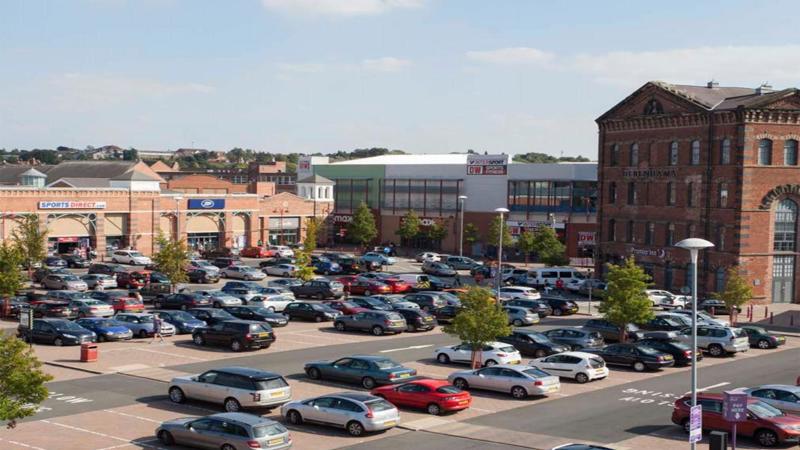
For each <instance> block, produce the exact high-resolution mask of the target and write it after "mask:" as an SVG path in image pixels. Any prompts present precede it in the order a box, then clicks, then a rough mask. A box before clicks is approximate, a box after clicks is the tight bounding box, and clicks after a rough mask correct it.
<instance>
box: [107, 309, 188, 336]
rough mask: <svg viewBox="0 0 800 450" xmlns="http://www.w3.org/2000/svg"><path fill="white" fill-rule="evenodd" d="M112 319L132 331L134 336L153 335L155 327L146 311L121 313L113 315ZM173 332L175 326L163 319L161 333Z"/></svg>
mask: <svg viewBox="0 0 800 450" xmlns="http://www.w3.org/2000/svg"><path fill="white" fill-rule="evenodd" d="M114 319H115V320H116V321H118V322H121V323H122V324H123V325H125V326H126V327H128V329H130V330H131V332H133V335H134V336H137V337H140V338H146V337H148V336H153V334H154V333H155V327H154V325H153V315H152V314H148V313H122V314H117V315H115V316H114ZM173 334H175V327H174V326H172V324H170V323H169V322H166V321H163V323H162V324H161V335H162V336H172V335H173Z"/></svg>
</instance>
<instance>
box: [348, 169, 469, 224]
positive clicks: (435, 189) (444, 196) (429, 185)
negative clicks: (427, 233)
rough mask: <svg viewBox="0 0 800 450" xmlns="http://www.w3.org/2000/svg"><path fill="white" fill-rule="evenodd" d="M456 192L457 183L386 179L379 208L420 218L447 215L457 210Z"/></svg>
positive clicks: (459, 187) (458, 184) (450, 181)
mask: <svg viewBox="0 0 800 450" xmlns="http://www.w3.org/2000/svg"><path fill="white" fill-rule="evenodd" d="M336 187H337V189H338V187H339V186H338V184H337V186H336ZM460 189H461V180H437V179H420V180H417V179H407V178H391V179H389V178H387V179H384V180H383V187H382V189H381V192H382V193H381V197H382V198H381V208H382V209H384V210H391V211H392V212H393V213H397V212H399V213H403V212H405V211H407V210H409V209H413V210H414V211H417V212H419V213H421V214H422V215H423V216H425V215H431V214H433V215H446V214H451V213H453V212H455V211H456V210H457V209H458V196H459V193H460Z"/></svg>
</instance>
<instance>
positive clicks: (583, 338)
mask: <svg viewBox="0 0 800 450" xmlns="http://www.w3.org/2000/svg"><path fill="white" fill-rule="evenodd" d="M542 334H544V335H545V336H547V337H548V338H549V339H550V340H551V341H553V342H555V343H558V344H564V345H568V346H569V347H570V349H571V350H572V351H577V350H582V349H585V348H586V349H588V348H600V347H602V346H603V345H605V342H604V341H603V336H601V335H600V333H598V332H596V331H590V330H586V329H582V328H554V329H552V330H547V331H545V332H543V333H542Z"/></svg>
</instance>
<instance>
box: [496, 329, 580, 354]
mask: <svg viewBox="0 0 800 450" xmlns="http://www.w3.org/2000/svg"><path fill="white" fill-rule="evenodd" d="M497 340H498V341H500V342H505V343H506V344H511V345H513V346H514V347H515V348H516V349H517V350H519V352H520V353H521V354H523V355H525V356H532V357H534V358H544V357H545V356H550V355H554V354H556V353H563V352H568V351H570V350H571V348H570V346H569V345H564V344H556V343H555V342H553V341H551V340H550V338H548V337H547V336H545V335H544V334H542V333H539V332H536V331H531V330H521V329H515V330H514V331H512V332H511V334H509V335H508V336H503V337H499V338H497Z"/></svg>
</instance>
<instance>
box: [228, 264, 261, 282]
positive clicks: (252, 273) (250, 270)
mask: <svg viewBox="0 0 800 450" xmlns="http://www.w3.org/2000/svg"><path fill="white" fill-rule="evenodd" d="M219 274H220V276H222V277H225V278H236V279H239V280H263V279H264V278H267V276H266V275H264V273H263V272H261V271H259V270H258V269H256V268H254V267H250V266H228V267H226V268H224V269H222V270H220V271H219Z"/></svg>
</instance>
